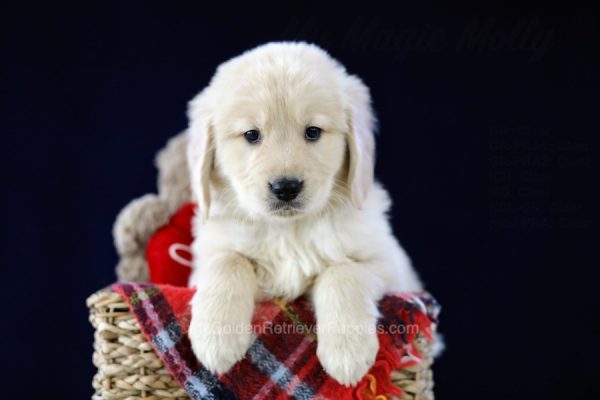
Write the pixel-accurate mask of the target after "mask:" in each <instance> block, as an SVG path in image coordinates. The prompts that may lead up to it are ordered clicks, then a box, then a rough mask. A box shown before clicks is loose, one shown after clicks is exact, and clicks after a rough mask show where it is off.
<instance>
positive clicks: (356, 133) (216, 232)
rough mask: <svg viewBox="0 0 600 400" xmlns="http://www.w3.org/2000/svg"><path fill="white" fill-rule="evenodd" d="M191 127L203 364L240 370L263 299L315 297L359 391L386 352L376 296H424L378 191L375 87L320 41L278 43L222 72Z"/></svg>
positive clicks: (322, 333) (330, 366)
mask: <svg viewBox="0 0 600 400" xmlns="http://www.w3.org/2000/svg"><path fill="white" fill-rule="evenodd" d="M189 118H190V126H189V137H190V141H189V151H188V162H189V166H190V172H191V177H192V188H193V193H194V196H195V198H196V200H197V201H198V204H199V214H198V215H197V216H196V217H195V222H194V229H195V241H194V243H193V254H194V265H195V268H194V273H193V275H192V278H191V280H190V285H191V286H196V287H197V292H196V295H195V296H194V299H193V300H192V320H191V325H190V330H189V334H190V339H191V342H192V346H193V349H194V352H195V354H196V356H197V357H198V359H199V360H200V361H201V362H202V363H203V364H204V365H205V366H206V367H207V368H208V369H209V370H211V371H213V372H216V373H224V372H226V371H228V370H229V369H230V368H231V367H232V366H233V365H234V364H235V363H236V362H237V361H239V360H240V359H242V358H243V357H244V355H245V353H246V351H247V350H248V348H249V346H250V344H251V341H252V331H251V329H250V323H251V317H252V312H253V309H254V303H255V301H257V300H261V299H268V298H274V297H280V298H284V299H288V300H292V299H295V298H297V297H298V296H301V295H303V294H308V295H309V296H310V299H311V300H312V302H313V304H314V308H315V313H316V319H317V328H318V350H317V354H318V357H319V360H320V361H321V364H322V365H323V367H324V368H325V370H326V371H327V372H328V373H329V374H330V375H331V376H332V377H334V378H335V379H336V380H337V381H339V382H340V383H342V384H346V385H348V384H355V383H356V382H358V381H359V380H360V379H361V378H362V377H363V375H364V374H365V373H366V372H367V371H368V369H369V368H370V367H371V365H372V364H373V362H374V360H375V355H376V353H377V350H378V346H379V343H378V340H377V335H376V329H375V328H376V321H377V318H378V310H377V302H378V300H379V299H381V297H382V296H383V295H384V294H385V293H386V292H390V291H415V290H421V284H420V282H419V280H418V278H417V275H416V274H415V272H414V271H413V269H412V267H411V265H410V261H409V259H408V258H407V256H406V254H405V252H404V251H403V250H402V248H401V247H400V245H399V244H398V242H397V241H396V239H395V238H394V237H393V235H392V232H391V229H390V226H389V224H388V219H387V216H386V212H387V210H388V208H389V207H390V200H389V198H388V195H387V193H386V191H385V190H384V189H383V188H382V187H381V186H380V185H379V184H377V183H374V182H373V167H374V165H373V162H374V147H375V146H374V137H373V129H374V124H375V121H374V116H373V113H372V111H371V105H370V96H369V90H368V89H367V87H366V86H365V85H364V84H363V83H362V82H361V80H360V79H359V78H357V77H356V76H352V75H349V74H348V73H347V72H346V70H345V69H344V67H342V66H341V65H340V64H339V63H338V62H336V61H335V60H334V59H332V58H331V57H330V56H329V55H328V54H327V53H326V52H325V51H323V50H321V49H320V48H318V47H316V46H314V45H309V44H305V43H270V44H267V45H264V46H260V47H258V48H256V49H253V50H251V51H248V52H246V53H244V54H242V55H240V56H238V57H235V58H233V59H232V60H229V61H228V62H226V63H224V64H222V65H221V66H220V67H219V68H218V69H217V72H216V74H215V76H214V77H213V79H212V80H211V82H210V84H209V85H208V87H206V88H205V89H204V90H203V91H202V92H201V93H200V94H199V95H198V96H196V98H195V99H193V100H192V101H191V103H190V107H189Z"/></svg>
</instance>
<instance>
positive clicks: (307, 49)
mask: <svg viewBox="0 0 600 400" xmlns="http://www.w3.org/2000/svg"><path fill="white" fill-rule="evenodd" d="M188 115H189V118H190V127H189V131H188V132H189V135H190V141H189V147H188V164H189V167H190V172H191V174H190V176H191V179H192V189H193V192H194V195H195V197H196V200H197V201H198V202H199V206H200V210H201V215H202V219H203V220H205V219H206V218H207V217H208V211H209V207H210V204H211V198H212V197H214V196H217V195H219V194H218V193H215V191H217V190H219V191H223V192H225V191H228V193H229V196H228V197H227V196H224V198H227V199H228V200H224V202H223V203H225V204H223V207H234V208H235V209H236V210H237V211H242V212H243V213H245V214H246V215H248V216H250V217H253V218H256V217H276V218H290V217H302V216H304V215H309V214H312V213H318V212H322V211H324V210H326V209H328V207H329V206H331V205H332V204H337V203H340V202H343V201H344V200H345V199H349V200H351V201H352V203H353V204H354V206H355V207H358V208H360V207H361V205H362V202H363V201H364V198H365V196H366V194H367V192H368V190H369V188H370V186H371V185H372V181H373V161H374V160H373V157H374V139H373V125H374V118H373V114H372V111H371V106H370V97H369V91H368V89H367V88H366V87H365V85H364V84H363V83H362V82H361V81H360V79H358V78H357V77H355V76H351V75H348V74H347V73H346V71H345V69H344V68H343V67H342V66H341V65H340V64H339V63H337V62H336V61H335V60H333V59H332V58H331V57H330V56H329V55H328V54H327V53H325V52H324V51H323V50H321V49H320V48H318V47H316V46H313V45H307V44H304V43H271V44H267V45H264V46H260V47H258V48H256V49H254V50H251V51H248V52H246V53H244V54H242V55H240V56H238V57H236V58H233V59H232V60H230V61H228V62H226V63H224V64H222V65H221V66H220V67H219V68H218V69H217V72H216V74H215V76H214V77H213V79H212V80H211V82H210V84H209V85H208V87H206V89H204V90H203V91H202V92H201V93H200V94H199V95H198V96H196V98H194V99H193V100H192V101H191V102H190V107H189V111H188ZM211 182H212V184H211ZM211 191H212V193H211Z"/></svg>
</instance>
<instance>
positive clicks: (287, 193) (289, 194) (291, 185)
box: [269, 178, 302, 201]
mask: <svg viewBox="0 0 600 400" xmlns="http://www.w3.org/2000/svg"><path fill="white" fill-rule="evenodd" d="M269 188H270V189H271V192H272V193H273V194H274V195H275V197H277V198H278V199H279V200H282V201H292V200H294V199H295V198H296V197H298V193H300V192H301V191H302V182H300V181H299V180H298V179H296V178H277V179H275V180H274V181H273V182H271V183H269Z"/></svg>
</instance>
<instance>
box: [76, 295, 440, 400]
mask: <svg viewBox="0 0 600 400" xmlns="http://www.w3.org/2000/svg"><path fill="white" fill-rule="evenodd" d="M87 306H88V307H89V309H90V322H91V323H92V325H93V327H94V328H95V334H94V355H93V362H94V365H95V366H96V367H97V368H98V372H97V373H96V375H95V376H94V379H93V383H92V384H93V387H94V390H95V393H94V395H93V396H92V399H93V400H100V399H102V400H117V399H118V400H121V399H123V400H142V399H143V400H157V399H189V397H188V396H187V394H186V392H185V390H183V389H182V388H181V386H180V385H179V383H178V382H177V381H176V380H175V379H173V378H172V377H171V376H170V375H169V373H168V371H167V370H166V369H165V367H164V365H163V363H162V361H161V360H160V359H159V358H158V356H157V355H156V353H155V352H154V350H153V348H152V346H151V345H150V344H149V343H148V342H147V341H146V338H145V337H144V335H143V333H142V332H141V330H140V326H139V325H138V323H137V321H136V319H135V317H134V315H133V314H132V313H131V312H130V310H129V307H128V305H127V303H125V301H124V300H123V299H122V298H121V296H120V295H119V294H117V293H115V292H113V291H111V290H110V289H103V290H101V291H99V292H97V293H95V294H93V295H92V296H90V297H89V298H88V299H87ZM415 345H416V347H417V349H418V350H419V351H420V352H421V354H422V355H423V356H424V357H423V361H422V362H421V363H420V364H419V365H415V366H412V367H409V368H404V369H401V370H397V371H393V372H392V381H393V382H394V384H395V385H397V386H398V387H399V388H400V389H402V391H403V392H404V393H405V395H404V397H403V399H409V400H433V390H432V389H433V376H432V371H431V364H432V361H433V357H432V344H431V342H429V341H428V340H426V339H425V337H419V338H417V340H416V343H415ZM376 400H383V399H381V397H378V398H377V399H376Z"/></svg>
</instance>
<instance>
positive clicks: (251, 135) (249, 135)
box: [244, 129, 260, 144]
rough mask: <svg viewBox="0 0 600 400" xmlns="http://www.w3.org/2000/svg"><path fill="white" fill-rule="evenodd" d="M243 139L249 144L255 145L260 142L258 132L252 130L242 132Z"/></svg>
mask: <svg viewBox="0 0 600 400" xmlns="http://www.w3.org/2000/svg"><path fill="white" fill-rule="evenodd" d="M244 137H245V138H246V140H247V141H248V143H251V144H256V143H258V142H260V132H259V131H257V130H256V129H252V130H249V131H246V132H244Z"/></svg>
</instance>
